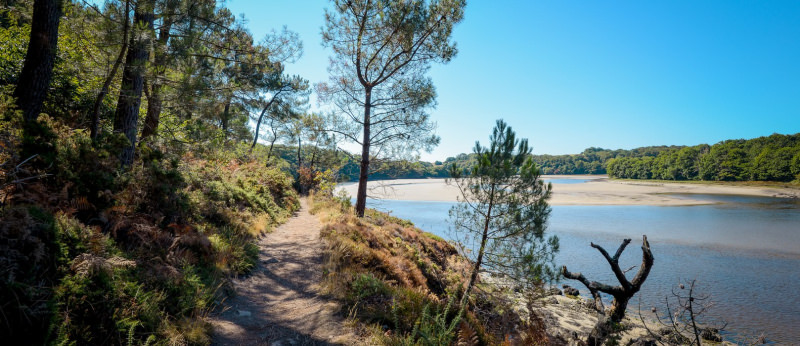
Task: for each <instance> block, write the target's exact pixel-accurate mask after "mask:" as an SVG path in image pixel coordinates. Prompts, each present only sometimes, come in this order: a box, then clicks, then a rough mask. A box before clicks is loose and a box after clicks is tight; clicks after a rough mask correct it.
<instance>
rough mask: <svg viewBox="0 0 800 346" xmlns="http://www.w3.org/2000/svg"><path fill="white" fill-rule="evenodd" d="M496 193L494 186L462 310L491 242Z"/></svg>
mask: <svg viewBox="0 0 800 346" xmlns="http://www.w3.org/2000/svg"><path fill="white" fill-rule="evenodd" d="M494 192H495V187H494V186H492V191H491V192H490V193H489V208H488V209H487V211H486V219H485V220H484V223H483V235H481V247H480V249H478V258H477V259H476V260H475V266H474V267H472V275H470V277H469V283H468V284H467V289H465V290H464V295H463V296H462V297H461V304H460V305H459V306H460V307H461V309H462V310H464V309H465V308H466V307H467V300H468V299H469V293H470V292H471V291H472V287H473V286H475V282H476V281H478V273H479V272H480V269H481V264H483V253H484V252H486V242H487V241H488V240H489V223H490V222H491V221H492V207H493V206H494Z"/></svg>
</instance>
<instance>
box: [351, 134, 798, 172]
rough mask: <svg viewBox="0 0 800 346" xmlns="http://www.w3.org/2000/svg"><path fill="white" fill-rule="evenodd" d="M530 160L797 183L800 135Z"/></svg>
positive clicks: (411, 165)
mask: <svg viewBox="0 0 800 346" xmlns="http://www.w3.org/2000/svg"><path fill="white" fill-rule="evenodd" d="M531 157H532V158H533V161H534V162H535V163H536V165H537V166H538V167H539V169H540V170H541V171H542V173H543V174H608V175H609V177H611V178H619V179H655V180H703V181H779V182H790V181H795V180H800V134H794V135H781V134H773V135H770V136H766V137H758V138H754V139H749V140H746V139H736V140H725V141H722V142H719V143H716V144H713V145H708V144H700V145H695V146H691V147H688V146H674V145H673V146H652V147H641V148H635V149H630V150H625V149H616V150H610V149H603V148H594V147H593V148H587V149H586V150H584V151H583V152H581V153H580V154H573V155H547V154H532V155H531ZM474 162H475V158H474V154H459V155H457V156H455V157H448V158H447V159H446V160H445V161H444V162H442V161H436V162H434V163H429V162H424V161H420V162H405V163H397V162H395V163H391V164H387V165H386V166H385V171H384V172H381V174H379V175H376V178H377V177H380V178H383V179H399V178H445V177H447V176H448V175H449V173H448V169H449V166H450V165H453V164H455V165H456V166H457V167H458V168H459V169H462V170H463V169H464V168H466V167H469V166H470V165H471V164H474ZM345 167H346V166H345ZM341 177H342V178H343V179H345V180H347V179H348V178H350V179H353V178H354V176H351V175H348V174H347V171H341Z"/></svg>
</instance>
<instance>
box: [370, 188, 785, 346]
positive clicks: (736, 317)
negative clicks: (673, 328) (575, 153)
mask: <svg viewBox="0 0 800 346" xmlns="http://www.w3.org/2000/svg"><path fill="white" fill-rule="evenodd" d="M682 197H684V198H703V199H706V200H708V199H714V200H715V201H717V202H718V203H719V204H713V205H701V206H681V207H655V206H553V207H552V208H553V211H552V214H551V217H550V221H549V226H548V232H550V233H551V234H555V235H557V236H558V237H559V238H560V239H561V253H559V255H558V256H557V258H556V261H557V264H559V265H562V264H566V265H567V266H568V268H569V269H570V270H571V271H580V272H582V273H583V274H584V275H586V276H587V277H588V278H589V279H591V280H596V281H601V282H606V283H611V284H616V279H615V278H614V276H613V273H611V271H610V269H609V267H608V264H607V263H606V262H605V260H604V259H603V257H602V256H601V255H600V253H599V252H598V251H597V250H595V249H593V248H591V247H590V245H589V244H590V242H594V243H597V244H599V245H601V246H604V247H605V248H606V249H607V250H608V251H609V252H613V251H615V250H616V248H617V247H618V246H619V244H620V243H621V241H622V239H623V238H632V239H633V241H632V243H631V245H630V246H628V248H627V249H626V251H625V253H624V254H623V256H622V258H621V260H620V263H621V266H622V267H624V268H627V267H630V266H634V265H639V264H640V263H641V250H640V248H639V247H640V246H641V236H642V234H646V235H647V236H648V240H649V241H650V244H651V249H652V251H653V255H654V257H655V265H654V266H653V269H652V271H651V274H650V277H649V278H648V280H647V281H646V282H645V284H644V285H643V287H642V290H641V292H640V293H639V294H638V296H639V297H641V299H642V302H643V303H642V304H643V307H644V308H645V309H646V310H649V308H650V307H652V306H659V305H660V304H661V303H662V302H663V300H664V297H665V296H666V295H668V294H669V293H670V292H671V290H672V289H673V288H675V287H677V285H678V284H679V283H680V281H681V280H686V279H697V280H698V283H699V285H700V289H701V291H703V292H705V293H708V294H711V295H712V299H713V300H714V301H715V302H716V303H715V306H714V307H713V309H712V310H711V312H709V313H708V315H709V316H716V317H718V318H719V319H722V320H725V321H727V322H728V323H729V325H728V328H727V329H728V330H729V331H731V332H733V333H738V334H748V335H752V334H758V333H759V332H765V333H766V335H767V337H768V338H769V340H771V341H775V342H779V343H793V342H798V341H800V330H798V329H797V328H798V326H800V290H798V289H797V287H800V204H798V203H797V201H793V200H788V199H779V198H765V197H748V196H716V195H712V196H689V195H686V196H682ZM453 204H454V203H452V202H428V201H424V202H420V201H391V200H382V201H370V202H369V203H368V206H369V207H371V208H376V209H380V210H385V211H390V212H391V214H392V215H394V216H398V217H401V218H405V219H409V220H411V221H412V222H414V224H415V225H416V226H417V227H419V228H421V229H423V230H426V231H429V232H431V233H434V234H437V235H439V236H442V237H444V238H450V239H451V238H452V234H451V233H450V232H449V231H448V229H449V224H448V222H447V217H448V210H449V209H450V207H451V206H452V205H453ZM635 271H636V269H634V270H633V271H631V272H630V273H629V277H632V276H633V273H635ZM568 283H569V284H571V285H572V286H574V287H577V288H579V289H580V290H581V292H582V293H588V292H587V290H586V289H585V288H584V287H583V286H582V285H581V284H580V283H579V282H577V281H571V282H568ZM637 303H638V297H634V299H633V300H632V301H631V304H630V305H631V306H630V308H632V309H636V308H637Z"/></svg>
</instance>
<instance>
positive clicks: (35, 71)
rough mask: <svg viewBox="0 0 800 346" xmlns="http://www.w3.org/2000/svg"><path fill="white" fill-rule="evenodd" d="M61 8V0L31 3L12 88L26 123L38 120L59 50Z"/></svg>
mask: <svg viewBox="0 0 800 346" xmlns="http://www.w3.org/2000/svg"><path fill="white" fill-rule="evenodd" d="M62 7H63V0H36V1H34V2H33V17H32V22H31V36H30V40H29V41H28V51H27V52H26V53H25V62H24V64H23V66H22V72H21V73H20V75H19V82H17V88H16V90H14V96H15V97H16V98H17V106H18V107H19V109H21V110H22V114H23V116H24V117H25V122H26V123H32V122H35V121H36V119H38V117H39V113H40V112H41V111H42V103H43V102H44V99H45V96H47V88H48V87H49V86H50V79H51V78H52V76H53V64H54V62H55V58H56V52H57V50H58V23H59V21H60V20H61V11H62Z"/></svg>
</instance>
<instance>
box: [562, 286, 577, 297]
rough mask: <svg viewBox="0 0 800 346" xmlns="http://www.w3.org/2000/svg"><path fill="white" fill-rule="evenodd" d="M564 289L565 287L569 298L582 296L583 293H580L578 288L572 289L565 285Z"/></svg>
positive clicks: (565, 292)
mask: <svg viewBox="0 0 800 346" xmlns="http://www.w3.org/2000/svg"><path fill="white" fill-rule="evenodd" d="M563 287H564V294H566V295H568V296H577V295H580V294H581V291H579V290H578V289H577V288H574V287H570V286H568V285H564V286H563Z"/></svg>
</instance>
